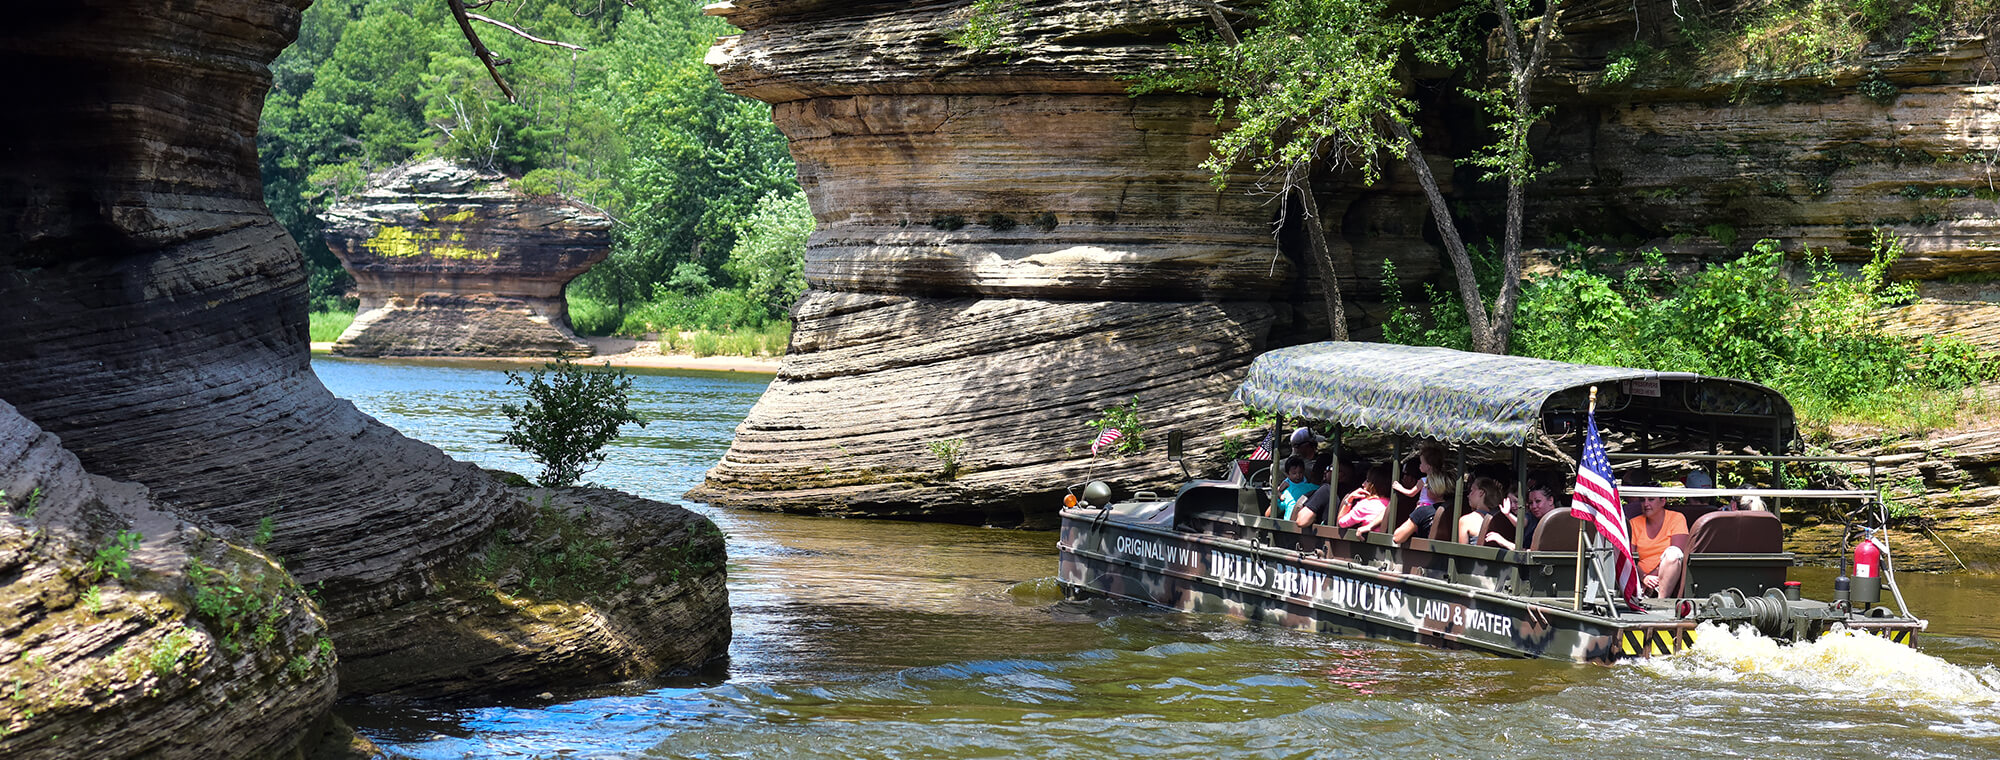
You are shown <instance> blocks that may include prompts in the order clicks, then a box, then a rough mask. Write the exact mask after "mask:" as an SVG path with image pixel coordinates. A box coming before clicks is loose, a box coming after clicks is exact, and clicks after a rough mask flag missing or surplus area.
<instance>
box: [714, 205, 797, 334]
mask: <svg viewBox="0 0 2000 760" xmlns="http://www.w3.org/2000/svg"><path fill="white" fill-rule="evenodd" d="M743 227H744V234H743V235H742V236H740V237H738V238H737V239H736V247H735V248H732V249H730V251H729V261H728V262H726V263H724V264H723V265H722V269H723V271H725V272H727V273H729V276H730V277H731V278H733V279H734V280H735V281H736V282H737V283H738V284H740V285H741V287H742V288H743V296H744V298H746V299H748V300H749V301H750V302H751V303H753V304H755V305H757V306H760V307H762V308H763V313H764V314H766V315H777V314H783V313H785V311H786V310H788V309H790V308H791V307H792V304H793V303H794V302H796V301H798V300H799V296H800V295H802V294H804V293H805V292H806V276H805V254H806V238H807V237H808V236H810V235H812V231H813V215H812V207H811V206H809V205H807V204H806V196H805V193H792V194H789V195H781V194H779V193H776V192H772V193H770V194H767V195H765V196H764V197H763V198H762V199H760V200H758V201H757V206H756V208H754V209H752V210H751V212H750V217H749V218H748V219H747V220H745V224H744V225H743Z"/></svg>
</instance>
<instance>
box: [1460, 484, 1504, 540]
mask: <svg viewBox="0 0 2000 760" xmlns="http://www.w3.org/2000/svg"><path fill="white" fill-rule="evenodd" d="M1503 493H1504V491H1503V490H1502V489H1501V488H1500V481H1498V480H1494V479H1492V478H1479V479H1476V480H1474V481H1472V487H1471V488H1469V489H1466V493H1465V503H1466V506H1469V507H1472V511H1470V512H1467V513H1465V514H1464V515H1463V516H1461V517H1459V518H1458V531H1457V532H1455V533H1453V534H1452V535H1453V536H1455V538H1454V539H1453V540H1455V541H1457V542H1459V543H1461V544H1477V543H1479V539H1480V538H1481V536H1480V535H1479V531H1480V529H1481V528H1484V527H1486V520H1487V518H1490V517H1492V516H1493V514H1494V512H1495V511H1496V510H1498V509H1499V508H1500V504H1501V501H1502V498H1503V497H1502V494H1503Z"/></svg>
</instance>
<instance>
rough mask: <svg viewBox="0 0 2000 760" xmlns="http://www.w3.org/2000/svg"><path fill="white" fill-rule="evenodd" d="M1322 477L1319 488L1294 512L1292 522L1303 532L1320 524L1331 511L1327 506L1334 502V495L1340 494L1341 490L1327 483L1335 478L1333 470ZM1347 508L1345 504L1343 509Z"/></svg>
mask: <svg viewBox="0 0 2000 760" xmlns="http://www.w3.org/2000/svg"><path fill="white" fill-rule="evenodd" d="M1345 464H1346V463H1345V462H1343V463H1342V465H1343V466H1344V465H1345ZM1320 476H1321V480H1320V483H1319V488H1317V489H1314V490H1313V492H1312V495H1311V496H1307V497H1306V500H1305V503H1304V504H1300V505H1299V507H1298V509H1295V510H1293V512H1292V522H1293V523H1294V524H1296V525H1298V526H1299V528H1300V529H1302V530H1303V529H1304V528H1305V527H1306V526H1308V525H1312V524H1313V523H1316V522H1319V521H1320V519H1321V518H1322V517H1323V516H1325V515H1326V514H1327V512H1328V511H1329V509H1330V508H1329V507H1328V506H1327V504H1328V503H1329V502H1331V501H1332V500H1333V497H1334V494H1338V493H1340V491H1339V489H1338V488H1336V487H1335V486H1334V485H1333V484H1332V483H1329V482H1326V481H1328V480H1331V479H1333V478H1334V477H1335V472H1334V471H1333V470H1327V471H1326V472H1323V473H1320ZM1345 506H1346V505H1345V504H1344V503H1343V504H1342V507H1343V508H1345Z"/></svg>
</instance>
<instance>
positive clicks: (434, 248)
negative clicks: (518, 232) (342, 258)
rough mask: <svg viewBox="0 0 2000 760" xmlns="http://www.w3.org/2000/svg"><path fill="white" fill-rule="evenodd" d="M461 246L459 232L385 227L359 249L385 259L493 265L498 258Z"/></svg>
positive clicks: (463, 241) (485, 251)
mask: <svg viewBox="0 0 2000 760" xmlns="http://www.w3.org/2000/svg"><path fill="white" fill-rule="evenodd" d="M463 213H466V214H470V213H472V212H470V211H467V212H463ZM454 216H457V215H454ZM464 243H465V233H464V232H463V231H459V230H452V231H450V232H446V231H444V230H440V229H428V230H412V229H409V228H407V227H398V226H395V225H390V224H385V225H382V226H381V227H380V228H379V229H377V230H376V232H375V234H374V235H373V236H371V237H369V238H368V239H367V240H366V241H364V242H362V244H361V246H362V247H363V248H366V249H368V251H369V252H371V253H374V254H375V255H377V256H381V257H382V258H385V259H405V258H415V257H418V256H429V257H432V258H438V259H451V260H468V259H469V260H478V261H492V260H494V259H497V258H499V257H500V252H499V251H488V250H482V249H479V248H473V247H471V246H467V245H465V244H464Z"/></svg>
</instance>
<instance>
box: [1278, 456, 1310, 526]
mask: <svg viewBox="0 0 2000 760" xmlns="http://www.w3.org/2000/svg"><path fill="white" fill-rule="evenodd" d="M1316 490H1319V485H1318V484H1317V483H1313V482H1311V481H1309V480H1307V478H1306V460H1305V459H1303V458H1300V457H1291V458H1289V459H1286V460H1285V482H1284V484H1283V485H1282V486H1281V487H1280V488H1279V490H1278V498H1276V499H1272V500H1271V506H1270V508H1269V509H1266V510H1264V516H1265V517H1275V518H1277V519H1280V520H1290V519H1292V512H1293V511H1294V510H1296V509H1298V508H1299V506H1300V505H1302V504H1304V503H1305V502H1306V499H1307V498H1308V497H1310V496H1312V492H1313V491H1316Z"/></svg>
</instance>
